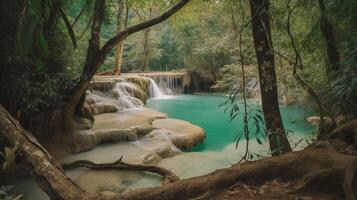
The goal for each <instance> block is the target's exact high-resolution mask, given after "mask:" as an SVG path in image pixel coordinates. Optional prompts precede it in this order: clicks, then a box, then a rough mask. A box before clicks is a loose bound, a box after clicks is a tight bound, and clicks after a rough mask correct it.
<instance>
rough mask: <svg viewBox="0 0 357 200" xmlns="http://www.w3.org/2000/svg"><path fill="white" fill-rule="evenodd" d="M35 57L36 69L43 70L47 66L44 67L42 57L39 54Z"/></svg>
mask: <svg viewBox="0 0 357 200" xmlns="http://www.w3.org/2000/svg"><path fill="white" fill-rule="evenodd" d="M33 59H34V62H35V65H36V69H37V70H38V71H43V69H44V68H45V67H44V64H43V62H42V60H41V59H40V58H38V57H37V56H33Z"/></svg>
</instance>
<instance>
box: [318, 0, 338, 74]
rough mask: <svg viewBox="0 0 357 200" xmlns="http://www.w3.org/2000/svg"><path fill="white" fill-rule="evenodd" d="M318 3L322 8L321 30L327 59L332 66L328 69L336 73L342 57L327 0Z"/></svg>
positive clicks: (320, 0)
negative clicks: (330, 18) (329, 16)
mask: <svg viewBox="0 0 357 200" xmlns="http://www.w3.org/2000/svg"><path fill="white" fill-rule="evenodd" d="M318 2H319V7H320V13H321V17H320V29H321V33H322V36H323V37H324V39H325V41H326V46H327V58H328V61H329V64H330V67H329V68H328V72H330V71H336V70H338V68H339V66H338V65H339V64H338V63H339V62H340V57H339V53H338V50H337V45H336V40H335V35H334V31H333V27H332V24H331V22H330V20H329V18H328V15H327V10H326V5H325V0H318Z"/></svg>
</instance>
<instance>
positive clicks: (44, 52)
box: [37, 32, 50, 59]
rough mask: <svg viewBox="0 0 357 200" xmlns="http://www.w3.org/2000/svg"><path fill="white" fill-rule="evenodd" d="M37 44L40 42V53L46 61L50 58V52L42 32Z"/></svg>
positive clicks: (39, 34)
mask: <svg viewBox="0 0 357 200" xmlns="http://www.w3.org/2000/svg"><path fill="white" fill-rule="evenodd" d="M37 42H38V46H39V48H40V52H39V53H40V55H41V57H42V58H44V59H46V58H48V56H49V55H50V51H49V50H48V44H47V40H46V38H45V36H44V35H43V33H42V32H39V33H38V36H37Z"/></svg>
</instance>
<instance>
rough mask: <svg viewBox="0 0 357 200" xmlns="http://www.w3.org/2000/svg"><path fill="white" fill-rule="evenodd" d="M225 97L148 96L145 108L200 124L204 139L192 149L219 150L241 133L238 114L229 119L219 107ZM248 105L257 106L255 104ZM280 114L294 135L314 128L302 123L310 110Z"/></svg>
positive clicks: (286, 110) (294, 108) (287, 109)
mask: <svg viewBox="0 0 357 200" xmlns="http://www.w3.org/2000/svg"><path fill="white" fill-rule="evenodd" d="M226 100H227V97H225V96H217V95H180V96H172V98H166V99H149V101H148V105H147V106H148V107H150V108H153V109H154V110H157V111H160V112H164V113H167V114H168V115H169V117H170V118H176V119H182V120H186V121H189V122H191V123H193V124H196V125H198V126H200V127H202V128H203V129H204V130H205V132H206V140H205V141H204V142H203V144H201V145H198V146H197V147H195V148H194V149H193V151H220V150H222V149H223V148H224V147H225V146H227V145H229V144H232V143H233V142H234V138H235V137H236V136H237V135H240V134H241V133H242V132H243V123H242V116H241V115H238V117H237V118H235V119H234V120H233V121H231V122H230V118H229V113H225V112H224V106H220V105H221V104H222V103H224V102H225V101H226ZM251 107H252V108H254V110H255V109H261V108H260V106H259V105H254V104H252V105H251ZM280 110H281V114H282V117H283V123H284V126H285V129H288V130H291V131H293V132H294V133H293V134H294V135H299V136H302V135H306V136H311V134H312V132H313V130H314V127H313V126H311V125H309V124H307V123H306V122H305V119H306V117H308V116H311V115H313V112H311V111H309V110H307V109H304V108H303V107H302V106H297V105H294V106H281V107H280Z"/></svg>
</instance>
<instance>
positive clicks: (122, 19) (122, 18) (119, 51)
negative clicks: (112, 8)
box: [114, 0, 128, 75]
mask: <svg viewBox="0 0 357 200" xmlns="http://www.w3.org/2000/svg"><path fill="white" fill-rule="evenodd" d="M118 4H119V6H118V22H117V30H118V33H119V32H121V31H122V30H123V29H124V28H125V25H126V24H127V22H126V21H127V20H128V18H127V17H128V15H127V13H125V15H124V7H125V5H127V4H125V3H124V0H119V1H118ZM126 12H128V10H127V9H126ZM123 50H124V40H121V41H120V42H119V43H118V44H117V46H116V51H115V64H114V66H115V68H114V75H120V72H121V65H122V58H123Z"/></svg>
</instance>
